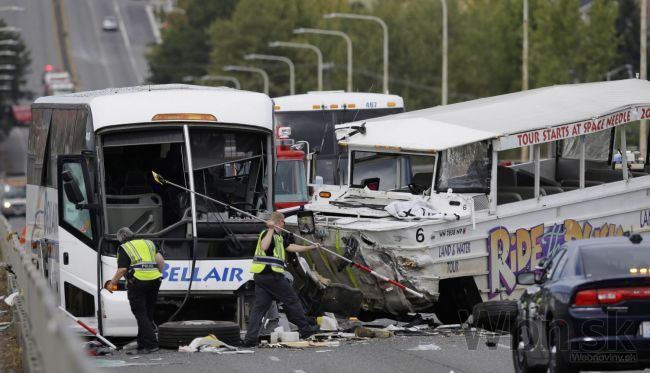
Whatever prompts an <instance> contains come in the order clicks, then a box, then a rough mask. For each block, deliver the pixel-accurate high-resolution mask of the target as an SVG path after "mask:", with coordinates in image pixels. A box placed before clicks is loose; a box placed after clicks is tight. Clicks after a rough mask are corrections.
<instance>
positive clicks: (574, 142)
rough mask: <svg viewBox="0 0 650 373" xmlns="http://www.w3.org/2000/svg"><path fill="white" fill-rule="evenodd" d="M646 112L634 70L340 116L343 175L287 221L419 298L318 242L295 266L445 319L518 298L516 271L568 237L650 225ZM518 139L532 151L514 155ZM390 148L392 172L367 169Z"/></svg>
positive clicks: (647, 88)
mask: <svg viewBox="0 0 650 373" xmlns="http://www.w3.org/2000/svg"><path fill="white" fill-rule="evenodd" d="M649 117H650V83H648V82H647V81H645V80H638V79H630V80H621V81H614V82H598V83H586V84H572V85H560V86H552V87H546V88H540V89H534V90H529V91H525V92H518V93H512V94H507V95H502V96H496V97H489V98H484V99H478V100H473V101H468V102H464V103H458V104H453V105H447V106H438V107H434V108H430V109H424V110H419V111H413V112H408V113H403V114H396V115H390V116H386V117H381V118H374V119H368V120H364V121H357V122H353V123H348V124H343V125H339V126H337V135H338V136H339V145H340V146H341V147H343V148H345V149H347V154H348V157H347V160H348V171H347V172H348V176H347V181H348V182H347V185H343V186H328V185H326V186H323V187H322V188H321V189H319V190H318V191H317V192H315V193H314V195H313V196H312V198H311V200H310V202H309V203H308V204H307V205H305V206H304V209H303V211H299V212H298V214H297V215H296V216H292V217H290V218H289V219H288V220H287V227H289V229H291V230H292V231H294V232H295V233H297V234H300V235H301V236H304V237H306V238H308V239H310V240H313V241H316V242H320V243H322V244H323V245H324V246H326V247H329V248H335V249H336V251H337V252H339V253H340V254H342V255H345V256H346V257H348V258H350V259H353V260H355V261H356V262H358V263H361V264H362V265H364V266H366V267H369V268H371V269H373V270H374V271H375V272H377V273H379V274H381V275H383V276H386V277H387V278H389V279H392V280H395V281H397V282H400V283H403V284H406V286H407V287H409V288H411V289H412V290H415V291H416V292H417V293H420V294H422V295H423V296H422V297H419V296H416V295H414V294H413V293H411V292H406V291H404V290H401V289H398V288H396V287H393V286H392V285H390V284H389V283H387V282H385V281H382V280H380V279H377V278H376V277H374V276H370V275H369V274H366V273H362V272H358V271H356V270H355V269H354V268H351V267H349V266H348V267H346V266H344V265H340V263H339V262H337V261H336V260H335V259H333V258H332V257H329V256H328V255H327V254H326V253H323V252H320V253H319V252H311V253H305V254H301V255H303V257H302V258H299V260H298V262H299V264H300V265H299V266H298V267H296V268H294V272H296V274H297V276H296V277H297V278H300V281H306V282H309V281H312V282H314V281H318V282H319V283H320V285H319V286H321V287H326V286H327V284H328V283H329V284H333V283H338V284H343V285H345V286H348V287H351V288H356V289H359V290H361V292H362V293H363V301H362V310H363V311H367V312H374V313H389V314H393V315H405V314H407V313H409V312H419V311H430V310H434V311H435V313H436V314H437V316H438V318H439V319H440V320H441V321H442V322H444V323H453V322H459V321H462V320H464V319H466V318H467V316H468V315H469V314H471V312H472V310H473V309H474V308H475V306H477V307H478V306H479V305H490V304H491V305H495V304H498V303H504V302H497V303H494V302H488V301H492V300H508V299H517V298H518V297H519V296H520V294H521V291H522V290H523V289H522V288H521V286H517V284H516V275H517V274H518V273H521V272H526V271H530V270H532V269H534V268H535V267H536V265H537V263H538V261H539V260H540V259H542V258H544V257H546V256H547V255H549V254H550V253H552V252H553V251H554V250H556V249H557V248H559V247H560V246H561V245H562V244H563V243H564V242H566V241H570V240H577V239H583V238H589V237H605V236H620V235H623V234H624V233H626V232H628V231H630V230H631V229H637V228H643V227H646V226H648V225H650V198H649V197H648V196H649V195H650V177H649V176H648V173H647V172H648V169H647V168H646V167H645V163H644V161H645V159H647V154H641V153H639V151H637V150H636V149H637V147H636V145H635V146H632V145H631V144H629V143H628V142H627V136H629V133H630V132H627V134H626V130H629V131H631V130H632V129H634V128H637V127H635V126H636V123H638V121H639V120H641V119H647V118H649ZM523 147H528V148H529V149H530V154H531V156H530V158H529V159H526V160H525V161H524V162H521V163H516V164H513V163H511V162H506V160H510V159H512V158H513V157H514V155H515V154H516V155H518V154H519V151H520V148H523ZM385 159H397V160H399V161H398V162H392V163H390V164H391V165H392V167H393V169H392V173H387V172H384V173H382V174H381V175H382V176H381V177H377V174H369V173H367V172H364V171H363V170H364V169H367V167H365V165H367V164H369V163H373V162H381V161H382V160H385ZM358 170H361V171H358ZM402 180H409V181H410V182H409V183H408V184H406V183H403V182H402ZM371 184H372V185H373V186H374V188H369V187H368V186H369V185H371ZM371 189H377V190H371ZM612 255H616V253H612ZM305 274H306V275H305ZM310 279H311V280H310ZM297 282H298V280H297Z"/></svg>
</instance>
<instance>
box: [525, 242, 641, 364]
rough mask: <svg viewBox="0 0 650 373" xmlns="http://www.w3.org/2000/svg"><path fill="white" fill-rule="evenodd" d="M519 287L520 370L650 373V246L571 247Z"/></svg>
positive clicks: (542, 264)
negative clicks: (649, 370)
mask: <svg viewBox="0 0 650 373" xmlns="http://www.w3.org/2000/svg"><path fill="white" fill-rule="evenodd" d="M517 283H518V284H521V285H531V286H530V287H528V288H527V289H526V291H525V292H524V294H523V295H522V297H521V299H520V300H519V305H518V306H519V312H518V316H517V323H516V325H515V327H514V328H513V329H512V345H513V360H514V365H515V371H516V372H522V373H523V372H546V371H547V370H548V371H550V372H576V371H579V370H617V369H638V368H644V367H650V240H646V241H643V240H642V238H641V236H639V235H632V236H631V237H629V238H628V237H611V238H598V239H589V240H580V241H571V242H568V243H566V244H565V245H563V246H561V247H559V248H558V249H557V250H555V251H554V252H553V253H552V254H551V255H549V257H548V259H545V260H543V261H542V262H540V266H539V267H538V268H537V270H536V271H535V272H523V273H519V274H518V275H517Z"/></svg>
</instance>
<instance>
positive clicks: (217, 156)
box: [103, 127, 266, 233]
mask: <svg viewBox="0 0 650 373" xmlns="http://www.w3.org/2000/svg"><path fill="white" fill-rule="evenodd" d="M189 135H190V136H189V137H190V139H189V143H190V146H191V154H192V168H193V177H194V186H195V190H196V191H197V192H198V193H201V194H204V195H207V196H208V197H210V198H213V199H216V200H218V201H221V202H223V203H227V204H230V205H233V206H235V207H237V208H239V209H242V210H245V211H250V212H253V211H255V210H259V209H263V208H264V207H265V204H266V201H265V197H266V190H265V187H264V184H263V177H264V173H265V172H264V171H265V165H264V163H265V156H266V154H265V152H264V146H265V141H266V134H264V133H257V132H251V131H245V130H235V129H204V128H193V129H190V131H189ZM103 145H104V149H103V153H104V169H105V176H104V179H105V191H106V205H107V206H106V211H107V215H108V216H107V220H108V233H114V232H116V231H117V229H119V228H121V227H123V226H128V227H131V228H132V230H133V231H134V232H135V231H138V230H139V231H141V232H142V233H155V232H159V231H160V230H162V229H164V228H166V227H168V226H170V225H172V224H174V223H176V222H178V221H180V220H181V219H184V218H189V217H191V199H190V195H189V193H187V192H185V191H182V190H180V189H177V188H171V187H167V186H162V185H159V184H157V183H156V182H155V181H154V180H153V178H152V176H151V171H155V172H156V173H159V174H161V175H163V177H164V178H165V179H166V180H168V181H170V182H173V183H175V184H178V185H182V186H183V187H185V188H188V189H189V188H190V179H189V176H190V175H189V171H188V170H189V165H190V163H189V162H188V159H187V154H188V152H187V149H186V147H185V139H184V136H183V131H182V129H181V128H179V127H177V128H165V129H160V128H158V129H154V130H148V131H130V132H126V131H123V132H118V133H109V134H106V135H104V140H103ZM196 206H197V211H199V212H202V213H217V214H221V213H223V214H224V216H226V217H227V216H228V215H227V213H226V211H225V208H224V207H222V206H221V205H219V204H217V203H214V202H211V201H209V200H208V199H206V198H202V197H200V196H198V195H197V197H196Z"/></svg>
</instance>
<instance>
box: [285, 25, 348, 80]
mask: <svg viewBox="0 0 650 373" xmlns="http://www.w3.org/2000/svg"><path fill="white" fill-rule="evenodd" d="M293 33H294V34H319V35H330V36H338V37H341V38H343V39H344V40H345V42H346V44H347V47H348V48H347V49H348V84H347V91H348V92H352V39H350V37H349V36H348V34H346V33H345V32H342V31H336V30H320V29H314V28H303V27H301V28H297V29H295V30H293Z"/></svg>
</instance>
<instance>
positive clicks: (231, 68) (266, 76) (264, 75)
mask: <svg viewBox="0 0 650 373" xmlns="http://www.w3.org/2000/svg"><path fill="white" fill-rule="evenodd" d="M223 70H224V71H242V72H249V73H255V74H260V75H261V76H262V79H263V80H264V94H265V95H267V96H268V94H269V74H267V73H266V71H264V70H262V69H259V68H257V67H250V66H236V65H227V66H224V67H223Z"/></svg>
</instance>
